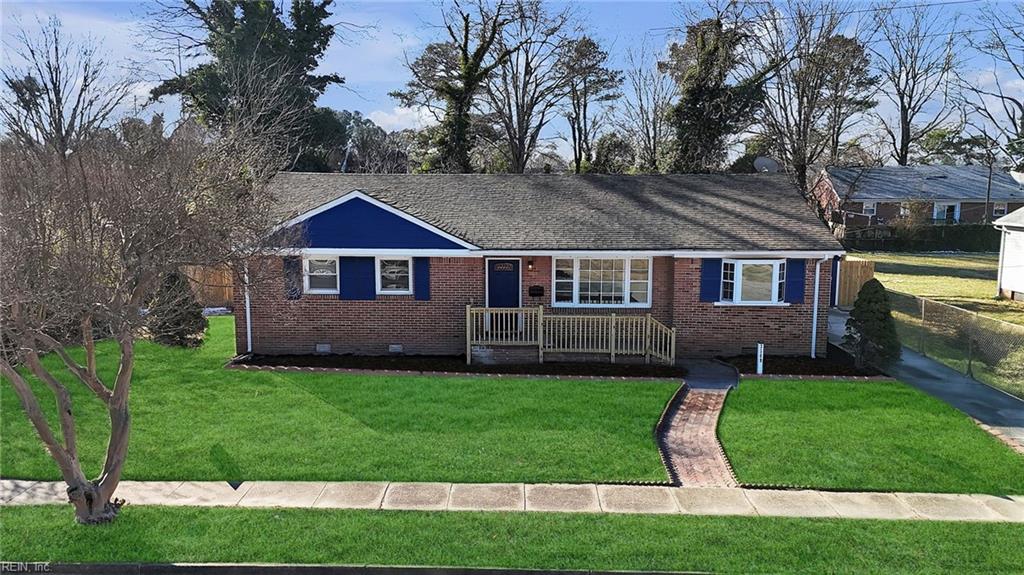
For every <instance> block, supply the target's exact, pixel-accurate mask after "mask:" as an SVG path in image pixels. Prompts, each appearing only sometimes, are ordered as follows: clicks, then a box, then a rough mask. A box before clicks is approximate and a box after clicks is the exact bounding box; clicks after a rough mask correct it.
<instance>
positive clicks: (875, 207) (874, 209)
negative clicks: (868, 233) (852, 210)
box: [860, 202, 878, 216]
mask: <svg viewBox="0 0 1024 575" xmlns="http://www.w3.org/2000/svg"><path fill="white" fill-rule="evenodd" d="M868 206H871V208H870V210H871V211H868V209H869V208H868ZM860 211H861V213H862V214H864V215H865V216H874V215H877V214H878V202H863V203H861V210H860Z"/></svg>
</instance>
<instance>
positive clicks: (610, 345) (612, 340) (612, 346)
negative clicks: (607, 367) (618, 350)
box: [608, 313, 615, 363]
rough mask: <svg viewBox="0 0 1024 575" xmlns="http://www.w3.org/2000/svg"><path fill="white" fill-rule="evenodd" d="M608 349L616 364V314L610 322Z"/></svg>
mask: <svg viewBox="0 0 1024 575" xmlns="http://www.w3.org/2000/svg"><path fill="white" fill-rule="evenodd" d="M608 349H609V351H610V352H611V354H612V363H615V314H614V313H613V314H612V316H611V319H610V320H609V321H608Z"/></svg>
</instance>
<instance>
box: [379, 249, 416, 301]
mask: <svg viewBox="0 0 1024 575" xmlns="http://www.w3.org/2000/svg"><path fill="white" fill-rule="evenodd" d="M381 260H388V261H392V260H405V261H407V262H409V289H407V290H395V289H388V290H386V289H384V288H383V287H382V286H381V282H380V262H381ZM412 268H413V265H412V257H409V256H377V257H375V258H373V273H374V282H375V284H376V290H375V291H376V293H377V295H412V292H413V285H414V284H413V277H412V274H413V271H412Z"/></svg>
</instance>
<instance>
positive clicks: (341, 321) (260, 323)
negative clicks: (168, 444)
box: [235, 258, 484, 355]
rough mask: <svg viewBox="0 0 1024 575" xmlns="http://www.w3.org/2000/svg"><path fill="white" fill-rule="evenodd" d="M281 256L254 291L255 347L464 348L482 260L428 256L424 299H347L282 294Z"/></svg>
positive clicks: (239, 323)
mask: <svg viewBox="0 0 1024 575" xmlns="http://www.w3.org/2000/svg"><path fill="white" fill-rule="evenodd" d="M281 262H282V260H281V258H270V261H269V262H268V265H267V266H266V280H265V281H261V282H260V284H259V286H258V289H255V290H253V292H252V293H251V297H252V315H253V329H252V331H253V352H255V353H265V354H305V353H313V352H314V351H315V346H316V344H317V343H329V344H331V352H332V353H355V354H366V355H382V354H387V353H388V345H389V344H402V346H403V351H404V353H408V354H428V355H434V354H437V355H454V354H460V353H465V350H466V347H465V345H466V344H465V333H466V304H474V305H482V304H483V301H484V275H483V260H481V259H479V258H430V301H416V300H415V299H414V298H413V296H411V295H403V296H377V299H376V300H375V301H345V300H340V299H338V296H337V295H309V294H303V295H302V297H301V298H300V299H297V300H288V299H286V298H285V295H284V273H283V271H282V263H281ZM242 293H243V290H242V288H241V286H236V289H235V299H236V301H235V310H236V311H237V312H238V315H237V317H236V320H235V329H236V340H235V342H236V349H237V351H238V352H239V353H244V352H245V345H246V341H245V306H244V302H243V300H242V297H243V295H242Z"/></svg>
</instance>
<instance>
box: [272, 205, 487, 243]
mask: <svg viewBox="0 0 1024 575" xmlns="http://www.w3.org/2000/svg"><path fill="white" fill-rule="evenodd" d="M355 199H359V200H363V201H366V202H369V203H370V204H372V205H373V206H375V207H377V208H380V209H382V210H384V211H386V212H388V213H390V214H394V215H396V216H398V217H400V218H402V219H403V220H405V221H407V222H410V223H413V224H416V225H417V226H419V227H421V228H423V229H425V230H427V231H429V232H433V233H435V234H437V235H439V236H441V237H443V238H444V239H446V240H449V241H452V242H455V243H457V244H459V245H460V246H462V247H464V248H466V249H470V250H475V249H479V248H478V247H477V246H474V245H473V244H471V243H469V242H467V241H465V240H463V239H461V238H458V237H456V236H453V235H452V234H449V233H448V232H446V231H444V230H442V229H441V228H438V227H437V226H435V225H433V224H429V223H427V222H425V221H423V220H421V219H419V218H417V217H415V216H411V215H409V214H407V213H405V212H403V211H402V210H400V209H398V208H395V207H392V206H389V205H388V204H385V203H384V202H382V201H380V200H378V199H377V198H374V197H373V196H370V195H368V194H366V193H364V192H362V191H359V190H352V191H351V192H349V193H347V194H345V195H343V196H341V197H340V198H336V199H334V200H331V201H330V202H327V203H326V204H323V205H321V206H318V207H316V208H313V209H312V210H309V211H308V212H305V213H303V214H299V215H298V216H295V217H294V218H292V219H290V220H288V221H286V222H284V223H282V224H280V225H278V226H277V227H276V228H274V230H275V231H276V230H279V229H282V228H287V227H289V226H293V225H295V224H297V223H299V222H304V221H306V220H308V219H309V218H312V217H313V216H315V215H317V214H322V213H323V212H326V211H327V210H330V209H332V208H336V207H338V206H340V205H341V204H344V203H345V202H348V201H350V200H355Z"/></svg>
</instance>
